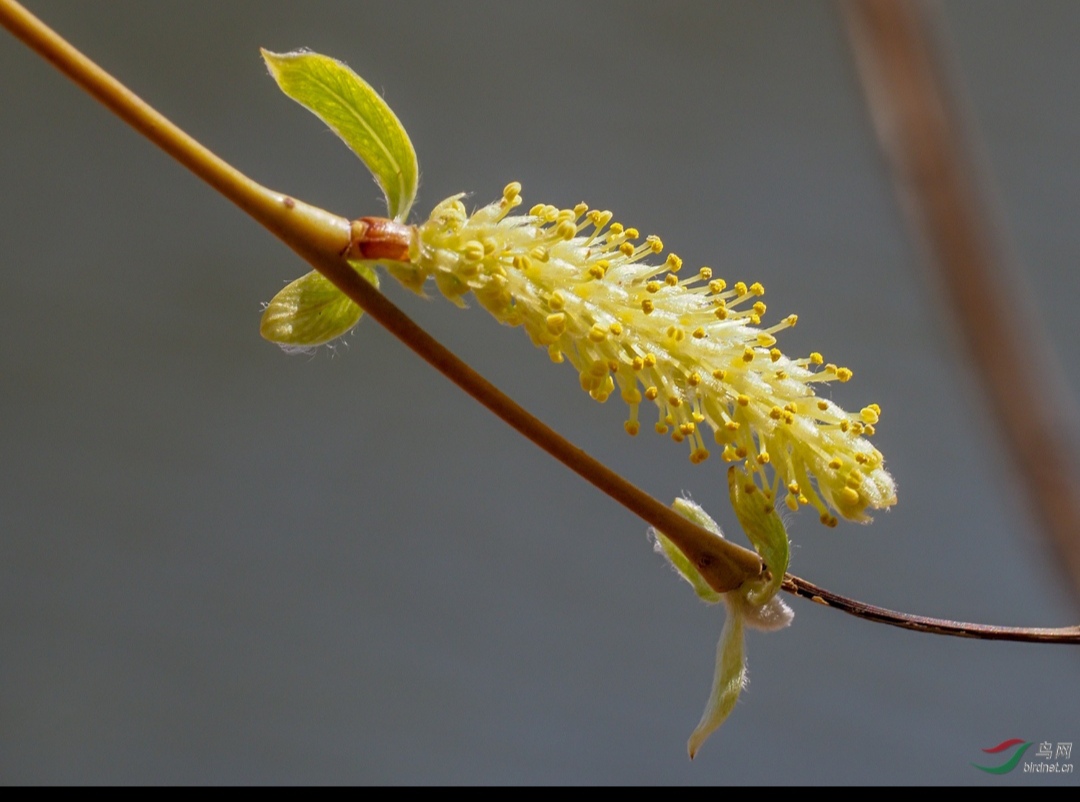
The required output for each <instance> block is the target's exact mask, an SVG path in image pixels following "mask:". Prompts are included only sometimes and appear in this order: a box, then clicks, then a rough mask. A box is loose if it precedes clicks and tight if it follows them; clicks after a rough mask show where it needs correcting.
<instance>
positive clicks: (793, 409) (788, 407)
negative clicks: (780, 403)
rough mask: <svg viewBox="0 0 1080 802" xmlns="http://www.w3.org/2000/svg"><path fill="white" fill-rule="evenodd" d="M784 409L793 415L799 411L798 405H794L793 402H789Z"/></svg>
mask: <svg viewBox="0 0 1080 802" xmlns="http://www.w3.org/2000/svg"><path fill="white" fill-rule="evenodd" d="M784 409H786V410H787V411H788V412H791V413H795V412H798V411H799V407H798V405H796V403H795V402H794V401H791V402H789V403H787V404H784Z"/></svg>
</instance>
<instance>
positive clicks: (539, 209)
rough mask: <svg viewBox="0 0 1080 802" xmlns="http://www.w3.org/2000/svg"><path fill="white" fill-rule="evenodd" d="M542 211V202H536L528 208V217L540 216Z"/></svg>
mask: <svg viewBox="0 0 1080 802" xmlns="http://www.w3.org/2000/svg"><path fill="white" fill-rule="evenodd" d="M543 213H544V204H542V203H538V204H536V205H535V206H533V207H532V208H531V209H529V217H540V216H541V215H542V214H543Z"/></svg>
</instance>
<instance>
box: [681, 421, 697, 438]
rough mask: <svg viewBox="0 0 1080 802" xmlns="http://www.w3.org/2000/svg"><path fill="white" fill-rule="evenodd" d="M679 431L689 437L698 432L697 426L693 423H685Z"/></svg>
mask: <svg viewBox="0 0 1080 802" xmlns="http://www.w3.org/2000/svg"><path fill="white" fill-rule="evenodd" d="M679 431H680V432H682V433H683V434H685V435H687V436H689V435H692V434H693V433H694V432H696V431H697V426H695V425H694V424H692V423H683V424H680V426H679Z"/></svg>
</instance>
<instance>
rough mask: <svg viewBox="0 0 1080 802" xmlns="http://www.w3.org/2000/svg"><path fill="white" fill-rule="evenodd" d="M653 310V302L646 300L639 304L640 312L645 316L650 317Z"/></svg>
mask: <svg viewBox="0 0 1080 802" xmlns="http://www.w3.org/2000/svg"><path fill="white" fill-rule="evenodd" d="M654 308H655V307H654V306H653V302H652V301H650V300H649V299H648V298H646V299H645V300H644V301H642V302H641V311H642V312H644V313H645V314H646V315H651V314H652V311H653V309H654Z"/></svg>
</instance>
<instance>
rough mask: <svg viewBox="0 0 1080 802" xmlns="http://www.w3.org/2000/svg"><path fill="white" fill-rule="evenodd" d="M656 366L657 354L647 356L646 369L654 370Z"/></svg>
mask: <svg viewBox="0 0 1080 802" xmlns="http://www.w3.org/2000/svg"><path fill="white" fill-rule="evenodd" d="M655 366H656V354H645V367H647V368H652V367H655Z"/></svg>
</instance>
